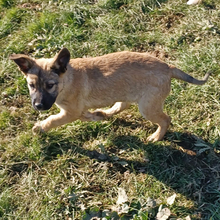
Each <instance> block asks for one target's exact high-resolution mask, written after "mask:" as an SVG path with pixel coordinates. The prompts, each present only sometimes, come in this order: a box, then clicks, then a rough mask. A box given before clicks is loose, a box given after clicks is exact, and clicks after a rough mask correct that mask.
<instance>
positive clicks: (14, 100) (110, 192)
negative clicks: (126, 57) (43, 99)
mask: <svg viewBox="0 0 220 220" xmlns="http://www.w3.org/2000/svg"><path fill="white" fill-rule="evenodd" d="M219 11H220V6H219V3H218V1H217V0H204V1H203V3H202V4H200V5H196V6H187V5H186V1H183V0H182V1H174V0H169V1H166V0H158V1H153V0H141V1H137V0H100V1H96V0H76V1H68V0H64V1H59V0H58V1H55V0H54V1H47V0H44V1H39V0H29V1H26V0H23V1H19V0H13V1H12V0H0V218H1V219H86V220H87V219H136V220H141V219H142V220H144V219H148V220H149V219H150V220H152V219H155V217H156V214H157V212H158V209H159V206H160V205H161V204H162V205H163V207H168V208H169V209H170V210H171V213H172V214H171V216H170V218H169V219H178V218H182V219H185V217H186V216H190V217H191V219H193V220H198V219H202V220H218V219H220V208H219V207H220V191H219V185H220V178H219V175H220V162H219V156H220V139H219V136H220V101H219V96H220V93H219V85H220V22H219V21H220V12H219ZM62 47H67V48H68V49H69V50H70V52H71V56H72V58H76V57H83V56H98V55H103V54H106V53H110V52H116V51H123V50H130V51H139V52H150V53H152V54H153V55H155V56H157V57H159V58H160V59H162V60H164V61H165V62H168V63H170V64H173V65H176V66H177V67H179V68H180V69H182V70H184V71H186V72H187V73H189V74H191V75H192V76H194V77H196V78H202V77H203V75H204V74H205V73H206V72H207V71H209V70H211V71H212V75H211V77H210V79H209V81H208V83H207V84H205V85H204V86H201V87H199V86H193V85H189V84H186V83H184V82H181V81H177V80H173V81H172V91H171V94H170V95H169V96H168V98H167V99H166V103H165V106H164V108H165V111H166V112H167V113H168V114H169V115H170V116H171V117H172V125H171V126H170V128H169V130H168V132H167V134H166V136H165V138H164V140H163V141H161V142H158V143H156V144H152V143H147V142H146V139H147V136H148V135H149V134H151V133H152V132H153V131H154V130H155V128H156V127H155V126H154V125H152V124H151V123H149V122H147V121H145V120H144V119H143V118H142V117H141V115H140V114H139V112H138V108H137V106H135V105H133V106H132V107H131V108H130V109H129V110H126V111H124V112H122V113H120V114H119V115H117V116H114V117H113V118H111V119H109V120H107V121H102V122H81V121H76V122H73V123H71V124H68V125H65V126H62V127H60V128H57V129H53V130H51V131H50V132H48V133H47V134H42V135H39V136H33V135H32V132H31V128H32V126H33V124H34V123H35V122H36V121H37V120H42V119H44V118H46V117H47V116H48V115H50V114H53V113H55V112H57V111H58V110H57V109H56V107H53V108H52V109H51V110H50V111H48V112H45V113H38V112H36V111H34V110H33V108H32V107H31V101H30V98H29V95H28V89H27V86H26V82H25V79H24V78H23V76H22V74H21V73H20V72H19V71H18V69H17V67H16V66H15V64H14V63H13V62H11V61H9V59H8V57H9V55H10V54H12V53H25V54H28V55H31V56H33V57H36V58H38V57H51V56H54V55H55V54H56V53H57V52H58V51H59V50H60V49H61V48H62ZM118 188H123V189H125V191H126V193H127V196H128V202H126V204H124V205H126V206H127V207H128V208H129V209H128V210H127V212H126V211H124V212H126V213H120V210H119V207H118V206H117V205H116V201H117V198H118ZM174 193H176V194H177V197H176V200H175V202H174V203H173V204H172V205H168V204H167V202H166V201H167V198H168V197H170V196H172V195H173V194H174ZM149 198H152V199H153V201H154V202H155V204H154V205H153V206H150V205H149ZM104 217H105V218H104Z"/></svg>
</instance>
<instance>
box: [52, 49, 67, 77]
mask: <svg viewBox="0 0 220 220" xmlns="http://www.w3.org/2000/svg"><path fill="white" fill-rule="evenodd" d="M69 61H70V52H69V51H68V49H66V48H63V49H62V50H61V51H60V52H59V53H58V54H57V55H56V56H55V58H54V63H53V65H52V67H51V69H53V71H54V72H55V73H57V74H58V75H60V74H62V73H65V72H66V70H67V65H68V63H69Z"/></svg>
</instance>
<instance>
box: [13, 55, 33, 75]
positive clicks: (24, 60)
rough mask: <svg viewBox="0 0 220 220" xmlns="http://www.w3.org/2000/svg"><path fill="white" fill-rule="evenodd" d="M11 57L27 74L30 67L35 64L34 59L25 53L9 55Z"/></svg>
mask: <svg viewBox="0 0 220 220" xmlns="http://www.w3.org/2000/svg"><path fill="white" fill-rule="evenodd" d="M9 59H10V60H13V61H14V62H15V63H16V64H17V65H18V66H19V68H20V70H21V71H22V72H23V73H24V74H25V75H26V74H27V73H28V71H29V69H30V68H31V67H32V66H33V65H34V61H33V60H32V59H31V58H30V57H28V56H27V55H24V54H12V55H11V56H10V57H9Z"/></svg>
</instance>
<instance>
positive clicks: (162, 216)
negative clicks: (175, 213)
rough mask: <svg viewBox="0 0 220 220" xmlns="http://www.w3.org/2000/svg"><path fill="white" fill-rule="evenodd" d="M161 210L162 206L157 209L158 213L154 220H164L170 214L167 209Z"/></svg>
mask: <svg viewBox="0 0 220 220" xmlns="http://www.w3.org/2000/svg"><path fill="white" fill-rule="evenodd" d="M161 208H162V205H161V206H160V207H159V212H158V213H157V216H156V220H166V219H168V218H169V217H170V215H171V212H170V210H169V209H168V208H163V209H161Z"/></svg>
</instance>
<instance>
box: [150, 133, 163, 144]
mask: <svg viewBox="0 0 220 220" xmlns="http://www.w3.org/2000/svg"><path fill="white" fill-rule="evenodd" d="M160 140H161V138H160V135H158V134H157V133H156V132H155V133H153V134H152V135H150V136H149V137H148V138H147V141H149V142H153V143H154V142H157V141H160Z"/></svg>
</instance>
